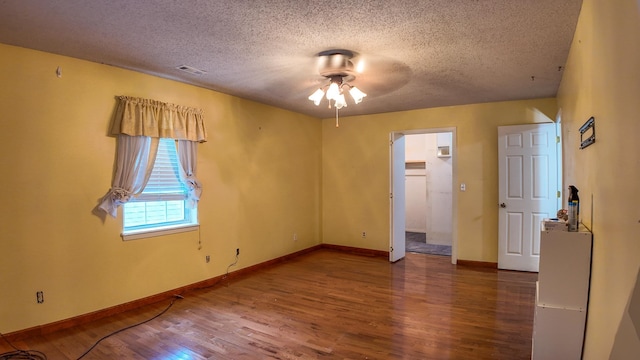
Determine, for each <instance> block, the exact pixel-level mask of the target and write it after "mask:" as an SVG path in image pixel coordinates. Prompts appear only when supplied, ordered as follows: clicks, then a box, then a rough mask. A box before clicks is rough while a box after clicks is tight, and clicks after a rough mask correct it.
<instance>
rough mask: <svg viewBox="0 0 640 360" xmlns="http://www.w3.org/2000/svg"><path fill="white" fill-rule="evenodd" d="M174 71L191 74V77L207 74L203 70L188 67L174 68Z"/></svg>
mask: <svg viewBox="0 0 640 360" xmlns="http://www.w3.org/2000/svg"><path fill="white" fill-rule="evenodd" d="M176 69H178V70H180V71H184V72H188V73H189V74H193V75H204V74H206V73H207V72H206V71H204V70H200V69H196V68H194V67H193V66H189V65H180V66H176Z"/></svg>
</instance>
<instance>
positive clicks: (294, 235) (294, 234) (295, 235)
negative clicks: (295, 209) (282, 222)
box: [293, 233, 298, 241]
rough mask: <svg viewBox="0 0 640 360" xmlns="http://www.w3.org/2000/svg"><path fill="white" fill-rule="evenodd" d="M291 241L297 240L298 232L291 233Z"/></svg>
mask: <svg viewBox="0 0 640 360" xmlns="http://www.w3.org/2000/svg"><path fill="white" fill-rule="evenodd" d="M293 241H298V234H296V233H293Z"/></svg>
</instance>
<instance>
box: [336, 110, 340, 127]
mask: <svg viewBox="0 0 640 360" xmlns="http://www.w3.org/2000/svg"><path fill="white" fill-rule="evenodd" d="M336 127H340V124H339V123H338V108H336Z"/></svg>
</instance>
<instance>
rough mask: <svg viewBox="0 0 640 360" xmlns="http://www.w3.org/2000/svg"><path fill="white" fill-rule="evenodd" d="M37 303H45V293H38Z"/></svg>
mask: <svg viewBox="0 0 640 360" xmlns="http://www.w3.org/2000/svg"><path fill="white" fill-rule="evenodd" d="M36 301H37V302H38V304H42V303H43V302H44V291H38V292H36Z"/></svg>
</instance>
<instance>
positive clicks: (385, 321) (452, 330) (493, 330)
mask: <svg viewBox="0 0 640 360" xmlns="http://www.w3.org/2000/svg"><path fill="white" fill-rule="evenodd" d="M536 279H537V274H535V273H520V272H511V271H500V270H495V269H487V268H473V267H464V266H455V265H451V264H450V258H449V257H443V256H434V255H422V254H407V257H406V259H404V260H401V261H399V262H398V263H395V264H390V263H389V262H388V261H387V259H384V258H380V257H366V256H359V255H354V254H348V253H343V252H338V251H332V250H325V249H323V250H317V251H314V252H312V253H309V254H305V255H302V256H299V257H296V258H294V259H292V260H290V261H287V262H284V263H281V264H278V265H275V266H273V267H270V268H266V269H262V270H259V271H257V272H255V273H252V274H250V275H249V276H244V277H240V278H235V279H231V280H229V281H228V282H224V283H221V284H219V285H216V286H214V287H211V288H209V289H201V290H194V291H191V292H187V293H185V294H183V296H184V299H180V300H176V301H175V302H174V304H173V306H171V308H170V309H169V310H168V311H167V312H166V313H164V314H162V315H161V316H159V317H158V318H156V319H154V320H151V321H149V322H147V323H145V324H143V325H140V326H137V327H134V328H132V329H128V330H125V331H122V332H120V333H118V334H116V335H114V336H112V337H109V338H107V339H105V340H104V341H102V342H101V343H100V344H99V345H97V346H96V347H95V348H94V349H93V350H92V351H91V352H90V353H88V354H87V355H86V356H85V357H84V358H83V359H181V360H182V359H508V360H514V359H529V358H530V355H531V333H532V327H533V312H534V297H535V281H536ZM168 304H169V302H168V301H167V302H164V303H158V304H154V305H150V306H146V307H144V308H141V309H138V310H134V311H129V312H127V313H123V314H119V315H116V316H113V317H109V318H105V319H101V320H98V321H95V322H92V323H90V324H86V325H82V326H78V327H76V328H72V329H67V330H63V331H58V332H55V333H51V334H47V335H44V336H37V337H32V338H29V339H26V340H21V341H15V343H14V344H15V345H16V346H17V347H19V348H22V349H34V350H39V351H42V352H44V353H45V354H46V355H47V357H48V359H53V360H55V359H77V358H78V357H79V356H81V355H82V354H83V353H84V352H85V351H86V350H87V349H88V348H90V347H91V346H92V345H93V344H94V343H95V342H96V341H97V340H98V339H100V338H102V337H103V336H105V335H107V334H109V333H111V332H114V331H117V330H119V329H122V328H124V327H127V326H129V325H132V324H134V323H137V322H141V321H144V320H148V319H149V318H151V317H153V316H154V315H156V314H158V313H160V312H161V311H162V310H164V309H165V308H166V307H167V306H168ZM10 350H12V348H11V347H9V346H8V345H7V343H6V342H4V341H2V340H1V339H0V353H4V352H7V351H10Z"/></svg>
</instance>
